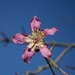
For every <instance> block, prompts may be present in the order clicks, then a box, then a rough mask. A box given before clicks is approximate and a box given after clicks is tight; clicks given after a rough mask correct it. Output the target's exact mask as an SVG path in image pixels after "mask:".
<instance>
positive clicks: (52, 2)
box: [0, 0, 75, 75]
mask: <svg viewBox="0 0 75 75" xmlns="http://www.w3.org/2000/svg"><path fill="white" fill-rule="evenodd" d="M35 15H37V17H38V18H39V19H40V20H41V22H42V24H41V29H44V28H51V27H53V26H56V27H57V28H58V29H59V32H57V33H56V34H55V35H54V36H49V37H47V38H45V40H46V41H57V42H62V43H73V42H75V34H74V32H75V1H74V0H1V1H0V30H1V31H3V32H5V33H6V35H7V36H8V37H9V38H11V37H12V36H13V35H14V34H15V33H18V32H22V29H21V27H22V26H23V27H24V29H25V32H26V33H28V34H31V29H30V21H31V19H32V18H33V16H35ZM0 37H2V36H1V35H0ZM4 44H5V43H0V75H5V74H6V75H14V72H16V71H17V72H18V73H19V75H24V72H26V71H27V70H31V71H35V70H36V69H37V67H38V66H40V65H45V64H46V61H45V59H44V58H43V57H42V56H41V54H40V53H36V55H35V56H34V57H33V58H32V59H31V63H30V64H26V63H24V62H23V61H22V59H21V56H22V54H23V51H24V48H25V47H26V45H15V44H8V45H7V46H6V47H3V45H4ZM63 49H64V48H59V47H55V49H54V51H53V55H52V58H53V59H55V58H56V57H57V56H58V54H59V53H60V52H61V51H63ZM74 52H75V51H74V49H72V51H70V52H69V53H68V54H67V55H66V56H65V58H63V59H62V60H61V61H60V62H59V63H58V64H59V65H60V66H61V67H62V68H63V69H64V70H65V71H66V72H68V73H69V74H70V75H75V72H74V70H68V69H66V68H65V66H66V65H71V66H75V60H74V59H75V58H74V57H75V53H74ZM55 72H56V73H57V75H62V74H61V73H60V72H59V71H57V70H56V69H55ZM38 75H52V73H51V71H50V70H49V69H47V70H44V71H42V72H41V73H40V74H38Z"/></svg>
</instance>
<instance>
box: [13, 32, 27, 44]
mask: <svg viewBox="0 0 75 75" xmlns="http://www.w3.org/2000/svg"><path fill="white" fill-rule="evenodd" d="M26 36H27V35H25V34H22V33H17V34H15V35H14V36H13V37H12V40H13V42H14V43H16V44H24V43H25V37H26Z"/></svg>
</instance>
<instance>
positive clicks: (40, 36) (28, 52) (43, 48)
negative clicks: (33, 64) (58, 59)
mask: <svg viewBox="0 0 75 75" xmlns="http://www.w3.org/2000/svg"><path fill="white" fill-rule="evenodd" d="M40 25H41V22H40V20H39V19H38V18H37V17H36V16H34V17H33V19H32V20H31V30H32V35H26V34H23V33H17V34H15V35H14V36H13V37H12V40H13V42H14V43H16V44H24V43H25V42H27V43H29V45H28V46H27V47H26V48H25V49H24V53H23V55H22V59H23V61H24V62H26V63H30V59H31V58H32V57H33V56H34V54H35V52H37V51H40V53H41V55H43V56H44V57H45V58H48V59H50V58H51V55H52V53H51V52H50V50H49V49H48V47H47V45H46V44H45V42H44V38H45V37H46V36H47V35H54V33H55V32H56V31H58V29H57V28H56V27H52V28H51V29H48V28H46V29H44V30H42V31H40Z"/></svg>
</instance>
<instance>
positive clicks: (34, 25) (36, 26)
mask: <svg viewBox="0 0 75 75" xmlns="http://www.w3.org/2000/svg"><path fill="white" fill-rule="evenodd" d="M40 24H41V22H40V20H39V19H38V18H37V17H36V16H34V18H33V19H32V20H31V29H32V31H33V30H34V29H39V28H40Z"/></svg>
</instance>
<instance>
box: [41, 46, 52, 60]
mask: <svg viewBox="0 0 75 75" xmlns="http://www.w3.org/2000/svg"><path fill="white" fill-rule="evenodd" d="M40 53H41V54H42V55H43V56H44V57H46V58H48V59H49V58H51V56H52V53H51V52H50V51H49V49H48V48H47V46H46V45H43V46H41V47H40Z"/></svg>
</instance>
